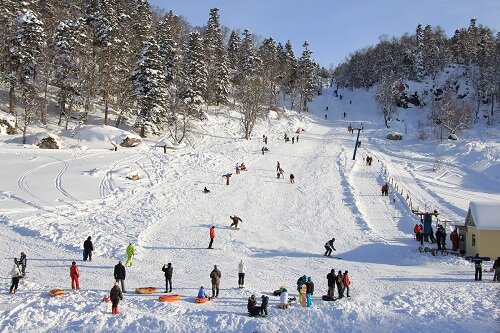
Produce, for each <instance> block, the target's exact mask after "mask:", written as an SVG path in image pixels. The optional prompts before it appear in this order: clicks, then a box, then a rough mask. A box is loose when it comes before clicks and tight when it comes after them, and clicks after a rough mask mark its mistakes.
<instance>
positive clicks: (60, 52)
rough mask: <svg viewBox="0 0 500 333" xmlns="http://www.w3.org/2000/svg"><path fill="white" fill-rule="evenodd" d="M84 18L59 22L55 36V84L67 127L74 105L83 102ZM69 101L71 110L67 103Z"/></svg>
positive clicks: (61, 113)
mask: <svg viewBox="0 0 500 333" xmlns="http://www.w3.org/2000/svg"><path fill="white" fill-rule="evenodd" d="M85 38H86V36H85V32H84V22H83V19H78V20H76V21H73V20H65V21H62V22H60V23H59V25H58V26H57V28H56V33H55V36H54V48H55V54H54V71H55V74H54V85H55V86H56V87H58V88H59V93H58V94H57V99H58V104H59V106H60V108H61V112H60V113H59V114H60V116H59V124H61V121H62V118H61V117H62V115H65V116H66V129H67V127H68V120H69V118H70V117H71V113H72V107H73V105H75V104H81V103H82V77H81V66H80V59H81V57H82V55H83V54H82V50H83V46H84V40H85ZM68 103H69V105H70V107H69V110H66V105H67V104H68Z"/></svg>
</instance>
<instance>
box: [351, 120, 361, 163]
mask: <svg viewBox="0 0 500 333" xmlns="http://www.w3.org/2000/svg"><path fill="white" fill-rule="evenodd" d="M354 130H356V131H358V135H357V137H356V144H355V145H354V154H352V160H353V161H354V160H356V151H357V150H358V147H360V146H361V141H359V133H360V132H361V131H362V130H363V126H361V127H358V128H354Z"/></svg>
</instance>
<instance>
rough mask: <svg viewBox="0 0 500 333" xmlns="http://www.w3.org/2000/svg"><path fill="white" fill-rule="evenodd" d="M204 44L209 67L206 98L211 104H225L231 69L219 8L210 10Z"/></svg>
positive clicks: (207, 66)
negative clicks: (222, 32) (223, 38)
mask: <svg viewBox="0 0 500 333" xmlns="http://www.w3.org/2000/svg"><path fill="white" fill-rule="evenodd" d="M204 46H205V64H206V69H207V89H206V90H205V96H204V98H205V100H206V102H207V103H209V104H216V105H219V104H224V103H226V101H227V95H228V91H229V69H228V58H227V51H226V49H225V47H224V41H223V40H222V34H221V29H220V24H219V10H218V9H217V8H212V9H211V10H210V18H209V19H208V23H207V27H206V30H205V41H204Z"/></svg>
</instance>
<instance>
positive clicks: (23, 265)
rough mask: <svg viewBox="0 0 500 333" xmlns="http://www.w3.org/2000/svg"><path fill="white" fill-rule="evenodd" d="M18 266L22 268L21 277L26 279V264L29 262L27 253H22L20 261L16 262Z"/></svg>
mask: <svg viewBox="0 0 500 333" xmlns="http://www.w3.org/2000/svg"><path fill="white" fill-rule="evenodd" d="M14 261H15V263H16V265H17V266H21V267H20V269H21V273H22V275H21V277H22V278H23V277H25V276H26V264H27V262H28V259H27V258H26V253H24V252H21V256H20V257H19V260H17V261H16V260H14Z"/></svg>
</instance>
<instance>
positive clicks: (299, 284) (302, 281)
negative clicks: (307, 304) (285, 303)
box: [297, 275, 307, 303]
mask: <svg viewBox="0 0 500 333" xmlns="http://www.w3.org/2000/svg"><path fill="white" fill-rule="evenodd" d="M306 282H307V276H305V275H302V276H301V277H299V278H298V279H297V291H298V292H299V303H302V294H301V292H300V288H301V287H302V285H303V284H305V283H306Z"/></svg>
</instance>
